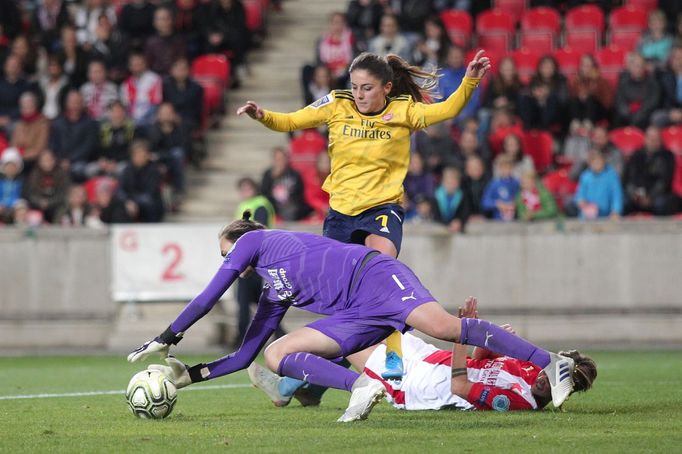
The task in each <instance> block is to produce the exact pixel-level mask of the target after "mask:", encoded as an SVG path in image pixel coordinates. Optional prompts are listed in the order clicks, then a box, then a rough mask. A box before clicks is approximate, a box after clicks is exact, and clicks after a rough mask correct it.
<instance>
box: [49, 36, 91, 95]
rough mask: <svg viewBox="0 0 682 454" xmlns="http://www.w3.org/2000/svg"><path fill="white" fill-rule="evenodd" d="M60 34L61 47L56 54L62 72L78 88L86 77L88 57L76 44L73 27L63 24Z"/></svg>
mask: <svg viewBox="0 0 682 454" xmlns="http://www.w3.org/2000/svg"><path fill="white" fill-rule="evenodd" d="M61 36H62V39H61V48H60V49H59V51H58V52H57V55H58V56H59V59H60V61H61V62H62V68H64V73H65V74H66V76H67V77H68V78H69V83H70V84H71V85H73V86H74V87H76V88H80V86H81V85H83V83H84V82H85V80H86V78H87V73H88V63H89V60H90V57H89V55H88V53H87V52H86V51H85V50H84V49H83V48H82V47H81V45H80V44H78V41H77V39H76V29H75V28H73V27H72V26H70V25H65V26H64V27H62V31H61Z"/></svg>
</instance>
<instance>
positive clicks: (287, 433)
mask: <svg viewBox="0 0 682 454" xmlns="http://www.w3.org/2000/svg"><path fill="white" fill-rule="evenodd" d="M593 356H594V358H595V360H596V361H597V364H598V366H599V377H598V379H597V381H596V383H595V387H594V389H593V390H592V391H591V392H589V393H587V394H578V395H575V396H573V397H572V398H571V399H570V400H569V401H568V403H567V404H566V405H565V407H566V408H565V410H566V411H565V412H563V413H560V412H554V411H551V410H549V411H548V410H546V411H543V412H536V413H531V412H517V413H495V412H455V411H441V412H433V411H431V412H406V411H398V410H394V409H393V408H391V407H390V406H389V405H388V404H387V403H381V404H379V405H378V406H377V407H376V408H375V410H374V411H373V412H372V414H371V415H370V419H369V420H367V421H362V422H358V423H352V424H339V423H336V422H335V421H336V418H338V417H339V416H340V415H341V413H342V412H343V410H344V409H345V406H346V403H347V401H348V397H349V394H348V393H345V392H341V391H330V392H329V393H328V394H327V395H326V396H325V400H324V402H323V404H322V406H320V407H319V408H302V407H300V405H298V403H296V402H292V404H291V405H290V406H289V407H286V408H283V409H278V408H275V407H273V406H272V404H271V403H270V402H269V401H268V400H267V398H266V397H265V395H264V394H262V393H261V392H260V391H258V390H256V389H254V388H250V387H239V386H237V387H234V388H226V389H217V390H196V391H194V392H190V391H185V390H182V391H180V393H179V395H178V403H177V405H176V407H175V410H174V411H173V414H172V415H171V416H170V417H169V418H167V419H165V420H161V421H145V420H140V419H137V418H135V417H133V416H132V414H131V413H129V410H128V408H127V405H126V403H125V399H124V396H123V395H122V394H106V395H89V396H78V397H43V398H31V399H8V398H7V396H17V395H35V394H63V393H85V392H95V391H114V390H122V389H124V388H125V385H126V384H127V382H128V379H129V378H130V377H131V376H132V375H133V373H135V372H137V371H139V370H141V369H143V367H142V366H140V365H130V364H127V363H126V362H125V359H124V358H123V357H112V356H104V357H102V356H77V357H76V356H66V357H22V358H16V357H7V358H0V452H2V453H4V452H8V453H24V452H26V453H34V452H51V453H55V452H88V453H89V452H107V453H113V452H159V453H184V452H204V453H205V452H210V451H215V450H218V451H230V452H259V453H260V452H287V453H289V452H316V453H329V452H344V453H350V452H363V453H374V452H393V453H396V452H418V453H420V454H421V453H431V452H471V453H483V452H523V453H526V452H570V453H574V454H575V453H581V452H600V453H601V452H614V453H625V452H628V453H629V452H662V453H672V452H681V451H682V409H681V407H682V355H681V354H680V352H679V351H677V352H654V353H644V352H636V353H632V352H596V353H593ZM182 359H183V360H185V361H186V362H188V363H191V364H193V363H195V362H198V361H205V360H208V359H210V358H205V357H203V358H202V357H184V358H182ZM209 384H216V385H217V384H234V385H246V384H248V377H247V376H246V373H245V372H239V373H237V374H234V375H232V376H229V377H224V378H222V379H218V380H215V381H213V382H210V383H207V384H206V385H209ZM200 386H203V384H202V385H195V386H194V388H199V387H200Z"/></svg>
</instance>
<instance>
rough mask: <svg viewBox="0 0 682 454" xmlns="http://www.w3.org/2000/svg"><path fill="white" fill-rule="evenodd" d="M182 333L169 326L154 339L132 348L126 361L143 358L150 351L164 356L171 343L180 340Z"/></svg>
mask: <svg viewBox="0 0 682 454" xmlns="http://www.w3.org/2000/svg"><path fill="white" fill-rule="evenodd" d="M182 335H183V333H178V334H175V333H174V332H173V331H171V329H170V326H169V327H168V328H167V329H166V331H164V332H163V333H161V334H160V335H158V336H156V337H155V338H154V340H150V341H149V342H145V343H144V344H142V345H141V346H139V347H138V348H136V349H135V350H133V351H132V352H131V353H130V354H129V355H128V362H131V363H134V362H136V361H140V360H144V359H145V358H147V356H149V355H151V354H152V353H159V354H160V355H161V358H166V357H167V356H168V350H169V349H170V346H171V344H172V345H177V343H178V342H180V341H181V340H182Z"/></svg>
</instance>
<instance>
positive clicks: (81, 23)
mask: <svg viewBox="0 0 682 454" xmlns="http://www.w3.org/2000/svg"><path fill="white" fill-rule="evenodd" d="M108 3H109V2H108V1H107V0H86V1H85V5H83V6H79V7H77V9H76V11H75V13H74V15H73V16H74V25H75V26H76V38H77V39H78V43H79V44H80V45H81V46H84V47H85V48H86V49H91V48H92V45H93V44H94V43H95V40H96V39H97V27H98V25H99V21H100V17H102V16H104V17H106V18H107V19H108V21H109V23H111V25H116V10H115V8H114V7H113V6H110V5H108Z"/></svg>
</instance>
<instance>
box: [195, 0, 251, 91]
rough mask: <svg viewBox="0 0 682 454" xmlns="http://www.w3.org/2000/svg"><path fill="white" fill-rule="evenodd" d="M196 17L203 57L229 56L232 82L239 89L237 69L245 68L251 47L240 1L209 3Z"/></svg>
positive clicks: (221, 0) (249, 34) (212, 1)
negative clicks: (201, 38)
mask: <svg viewBox="0 0 682 454" xmlns="http://www.w3.org/2000/svg"><path fill="white" fill-rule="evenodd" d="M199 17H201V18H202V20H203V23H202V24H201V30H203V32H204V53H209V54H210V53H225V52H232V60H231V61H232V67H231V68H232V81H233V86H238V85H239V83H240V82H239V79H238V77H237V74H238V73H237V71H236V69H237V67H239V66H241V65H244V63H245V57H246V52H247V51H248V50H249V46H250V44H251V32H250V31H249V30H248V29H247V28H246V11H245V10H244V5H243V4H242V2H241V1H240V0H211V2H210V3H208V4H206V5H205V6H204V8H203V10H202V12H201V14H200V15H199Z"/></svg>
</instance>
